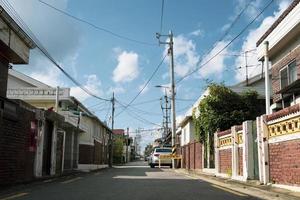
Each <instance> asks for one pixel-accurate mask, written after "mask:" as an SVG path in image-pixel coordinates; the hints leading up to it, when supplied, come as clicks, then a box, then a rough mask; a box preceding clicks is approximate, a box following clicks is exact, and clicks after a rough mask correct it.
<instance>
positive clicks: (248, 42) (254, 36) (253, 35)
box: [235, 0, 291, 81]
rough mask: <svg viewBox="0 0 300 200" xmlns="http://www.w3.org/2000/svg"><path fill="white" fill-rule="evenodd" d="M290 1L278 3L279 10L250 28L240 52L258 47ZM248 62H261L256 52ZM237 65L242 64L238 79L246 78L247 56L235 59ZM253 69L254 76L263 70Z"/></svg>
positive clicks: (250, 54) (248, 58) (253, 63)
mask: <svg viewBox="0 0 300 200" xmlns="http://www.w3.org/2000/svg"><path fill="white" fill-rule="evenodd" d="M290 2H291V1H290V0H283V1H280V2H279V4H278V10H277V11H275V12H274V13H273V15H272V16H268V17H266V18H264V19H263V21H262V22H261V24H260V25H259V26H258V27H257V28H256V29H252V30H250V31H249V33H248V35H247V36H246V38H245V40H244V42H243V44H242V48H241V50H240V52H245V51H249V50H252V49H256V42H257V41H258V40H259V38H260V37H261V36H262V35H263V34H264V33H265V32H266V31H267V30H268V28H270V26H271V25H272V24H273V23H274V21H275V20H276V19H277V18H278V17H279V16H280V14H281V13H282V12H283V11H284V10H285V9H286V8H287V7H288V5H289V4H290ZM247 64H248V65H252V66H253V65H258V64H259V63H258V61H257V58H256V56H255V54H253V53H249V54H248V57H247ZM235 65H236V66H237V67H239V66H242V68H241V70H238V72H237V73H236V76H235V78H236V79H237V80H238V81H242V80H245V74H246V69H245V67H243V66H245V58H244V57H238V58H237V59H236V61H235ZM252 69H253V68H250V69H249V72H250V74H249V75H252V76H253V75H256V74H259V73H260V72H261V70H260V69H259V68H256V70H255V69H253V70H252ZM258 69H259V70H258Z"/></svg>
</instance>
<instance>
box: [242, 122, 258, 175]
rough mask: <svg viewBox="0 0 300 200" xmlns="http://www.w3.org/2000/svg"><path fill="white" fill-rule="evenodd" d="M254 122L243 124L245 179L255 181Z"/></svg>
mask: <svg viewBox="0 0 300 200" xmlns="http://www.w3.org/2000/svg"><path fill="white" fill-rule="evenodd" d="M252 123H253V122H252V121H245V122H243V178H244V180H247V179H254V157H253V145H255V144H254V142H253V130H252Z"/></svg>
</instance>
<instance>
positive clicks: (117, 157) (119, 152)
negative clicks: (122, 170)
mask: <svg viewBox="0 0 300 200" xmlns="http://www.w3.org/2000/svg"><path fill="white" fill-rule="evenodd" d="M123 146H124V138H123V137H120V136H115V137H114V144H113V158H114V163H116V164H120V163H122V162H123Z"/></svg>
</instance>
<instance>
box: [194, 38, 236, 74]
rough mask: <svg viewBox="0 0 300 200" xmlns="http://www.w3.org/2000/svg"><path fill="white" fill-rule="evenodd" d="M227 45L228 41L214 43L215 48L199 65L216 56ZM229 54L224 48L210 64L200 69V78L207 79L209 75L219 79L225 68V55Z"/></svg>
mask: <svg viewBox="0 0 300 200" xmlns="http://www.w3.org/2000/svg"><path fill="white" fill-rule="evenodd" d="M227 43H228V41H220V42H218V43H216V45H215V48H214V49H213V50H212V51H210V52H209V53H208V54H207V55H205V56H204V58H203V59H202V61H201V64H200V65H203V64H205V63H206V62H207V61H208V60H209V59H210V58H212V57H213V56H214V55H216V54H217V53H218V52H219V51H220V50H221V49H222V48H224V46H225V45H226V44H227ZM228 53H230V50H229V49H228V48H226V49H225V50H223V51H222V53H221V54H219V55H218V56H216V57H215V58H214V59H212V60H211V61H210V62H208V63H207V64H205V65H204V66H203V67H201V68H200V70H199V74H200V76H201V77H208V76H209V75H217V76H218V78H220V77H221V75H222V74H221V73H222V72H223V70H224V68H225V67H226V64H225V60H226V59H227V58H228V56H226V54H228Z"/></svg>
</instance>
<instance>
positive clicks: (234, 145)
mask: <svg viewBox="0 0 300 200" xmlns="http://www.w3.org/2000/svg"><path fill="white" fill-rule="evenodd" d="M231 138H232V149H231V153H232V154H231V155H232V177H237V176H238V169H239V161H238V159H239V157H238V138H237V131H236V126H233V127H231Z"/></svg>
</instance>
